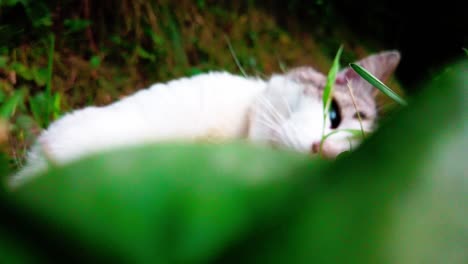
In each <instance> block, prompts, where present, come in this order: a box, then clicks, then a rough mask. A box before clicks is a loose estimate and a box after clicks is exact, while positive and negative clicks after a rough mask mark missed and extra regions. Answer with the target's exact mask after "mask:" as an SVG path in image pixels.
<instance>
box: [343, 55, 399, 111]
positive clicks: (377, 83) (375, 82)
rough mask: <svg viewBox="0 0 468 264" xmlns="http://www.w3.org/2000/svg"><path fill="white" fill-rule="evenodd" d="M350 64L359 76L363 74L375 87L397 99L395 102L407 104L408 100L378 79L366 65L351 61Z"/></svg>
mask: <svg viewBox="0 0 468 264" xmlns="http://www.w3.org/2000/svg"><path fill="white" fill-rule="evenodd" d="M350 66H351V68H353V70H354V71H356V73H357V74H359V76H361V77H362V78H363V79H364V80H366V81H368V82H369V83H370V84H372V85H373V86H374V87H375V88H377V89H379V90H380V91H381V92H382V93H384V94H385V95H387V96H388V97H390V98H392V99H393V100H395V102H397V103H399V104H401V105H407V103H406V101H405V100H404V99H403V98H401V97H400V96H399V95H398V94H397V93H395V92H394V91H392V89H390V88H389V87H388V86H386V85H385V84H384V83H383V82H381V81H380V80H379V79H377V78H376V77H375V76H374V75H372V74H371V73H370V72H368V71H367V70H366V69H365V68H364V67H362V66H360V65H359V64H356V63H351V64H350Z"/></svg>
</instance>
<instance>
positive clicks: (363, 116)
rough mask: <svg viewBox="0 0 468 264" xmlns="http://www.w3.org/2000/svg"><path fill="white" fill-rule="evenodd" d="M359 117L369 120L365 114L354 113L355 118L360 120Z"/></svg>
mask: <svg viewBox="0 0 468 264" xmlns="http://www.w3.org/2000/svg"><path fill="white" fill-rule="evenodd" d="M359 117H360V118H361V119H367V115H366V114H365V113H364V112H361V111H359V112H356V113H354V115H353V118H356V119H359Z"/></svg>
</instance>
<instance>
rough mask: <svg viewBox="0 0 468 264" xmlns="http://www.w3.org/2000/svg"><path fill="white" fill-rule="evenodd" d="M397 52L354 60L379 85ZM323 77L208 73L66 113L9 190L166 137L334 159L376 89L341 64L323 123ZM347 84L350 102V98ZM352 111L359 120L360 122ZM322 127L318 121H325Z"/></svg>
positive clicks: (369, 117) (310, 72) (301, 72)
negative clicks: (58, 167) (59, 168)
mask: <svg viewBox="0 0 468 264" xmlns="http://www.w3.org/2000/svg"><path fill="white" fill-rule="evenodd" d="M399 61H400V53H399V52H398V51H393V50H391V51H383V52H380V53H376V54H372V55H370V56H368V57H366V58H364V59H362V60H360V61H358V62H357V63H358V64H359V65H361V66H363V67H364V68H366V69H367V70H368V71H370V72H371V73H372V74H373V75H374V76H376V77H377V78H379V79H380V80H381V81H385V80H387V79H388V78H389V76H390V75H391V74H392V73H393V72H394V70H395V69H396V67H397V65H398V63H399ZM325 83H326V76H325V75H324V74H322V73H320V72H318V71H317V70H315V69H313V68H312V67H308V66H302V67H297V68H293V69H291V70H289V71H287V72H285V73H282V74H273V75H272V76H271V77H270V78H269V79H268V80H264V79H261V78H258V77H242V76H237V75H233V74H230V73H227V72H208V73H204V74H199V75H196V76H193V77H189V78H187V77H183V78H180V79H176V80H173V81H169V82H167V83H157V84H154V85H152V86H151V87H149V88H148V89H144V90H140V91H138V92H136V93H134V94H133V95H130V96H128V97H126V98H124V99H122V100H120V101H117V102H114V103H112V104H110V105H107V106H103V107H94V106H89V107H86V108H84V109H81V110H75V111H72V112H70V113H68V114H66V115H64V116H63V117H61V118H60V119H58V120H56V121H55V122H53V123H52V124H51V125H50V126H49V128H48V129H47V130H45V131H43V132H42V133H41V134H40V135H39V137H38V139H37V141H36V143H35V144H34V145H33V147H32V148H31V150H30V151H29V152H28V154H27V160H26V165H25V166H24V167H23V168H22V169H21V170H20V171H19V172H18V173H17V174H16V175H13V176H12V177H11V178H10V179H9V185H10V187H12V188H14V187H16V186H19V185H21V184H22V183H23V182H25V181H26V180H28V179H30V178H33V177H34V176H35V175H39V174H40V173H41V172H44V171H45V170H47V167H48V163H49V162H53V163H55V164H65V163H67V162H70V161H73V160H76V159H79V158H81V157H83V156H85V155H88V154H92V153H97V152H99V151H103V150H109V149H112V148H116V147H121V146H127V145H133V144H142V143H150V142H159V141H167V140H187V141H196V140H204V139H216V140H221V141H223V140H229V139H247V140H249V141H252V142H257V143H259V144H268V145H272V146H277V147H284V148H289V149H293V150H296V151H299V152H304V153H310V154H312V155H314V154H318V153H319V152H320V153H321V155H323V156H324V157H328V158H333V157H335V156H336V155H338V154H339V153H341V152H343V151H347V150H349V149H350V148H351V147H354V146H356V145H357V144H359V140H356V139H353V140H350V139H349V136H350V135H349V133H346V132H338V133H336V134H334V135H332V136H330V137H328V138H327V139H326V140H325V141H324V142H323V145H322V146H321V150H320V142H321V139H322V133H323V131H322V129H323V126H324V125H325V130H324V132H325V134H328V133H330V132H332V131H335V130H337V129H361V126H362V128H363V129H364V130H365V131H372V130H373V129H374V128H375V123H376V122H375V121H376V118H377V110H376V101H375V94H376V92H375V91H377V90H375V89H373V88H372V86H371V85H370V84H369V83H367V82H366V81H365V80H363V79H362V78H361V77H359V75H357V74H356V72H354V70H352V69H351V68H349V67H347V68H344V69H343V70H341V71H340V72H339V73H338V74H337V78H336V81H335V85H334V86H335V88H334V93H333V101H332V104H331V107H330V112H329V118H328V120H324V117H323V103H322V94H323V89H324V86H325ZM348 86H350V87H351V88H352V90H353V94H354V102H353V100H352V97H351V96H350V92H349V88H348ZM358 113H359V115H360V119H361V121H362V122H361V124H360V121H359V117H358ZM324 122H325V123H324Z"/></svg>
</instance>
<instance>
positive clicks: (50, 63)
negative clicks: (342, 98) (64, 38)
mask: <svg viewBox="0 0 468 264" xmlns="http://www.w3.org/2000/svg"><path fill="white" fill-rule="evenodd" d="M54 50H55V35H54V34H50V44H49V61H48V64H47V73H48V75H47V83H46V100H47V106H46V107H47V110H46V113H47V114H46V115H45V116H44V123H45V126H48V125H49V121H50V120H49V118H50V113H51V112H52V109H53V106H54V98H52V71H53V64H54Z"/></svg>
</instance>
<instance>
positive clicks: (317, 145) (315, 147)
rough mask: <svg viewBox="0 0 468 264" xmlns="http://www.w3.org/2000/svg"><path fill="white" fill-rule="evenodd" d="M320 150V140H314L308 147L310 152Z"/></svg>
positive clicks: (313, 152) (316, 152)
mask: <svg viewBox="0 0 468 264" xmlns="http://www.w3.org/2000/svg"><path fill="white" fill-rule="evenodd" d="M319 151H320V141H316V142H314V143H312V146H311V147H310V152H311V153H312V154H318V153H319Z"/></svg>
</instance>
